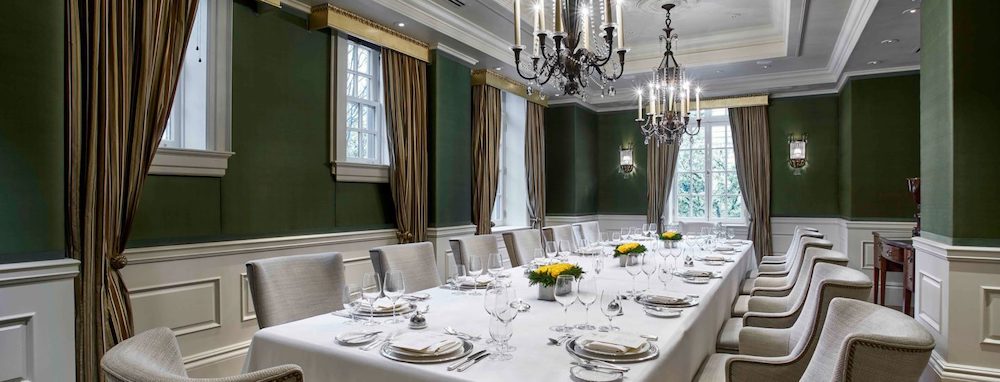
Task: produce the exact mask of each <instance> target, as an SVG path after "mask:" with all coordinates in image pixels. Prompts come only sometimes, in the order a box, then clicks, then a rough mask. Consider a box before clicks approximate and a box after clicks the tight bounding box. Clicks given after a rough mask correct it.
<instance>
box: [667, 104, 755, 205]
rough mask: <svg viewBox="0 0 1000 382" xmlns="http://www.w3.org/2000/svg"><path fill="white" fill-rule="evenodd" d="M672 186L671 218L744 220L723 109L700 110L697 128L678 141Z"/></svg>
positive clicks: (731, 145)
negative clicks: (700, 115)
mask: <svg viewBox="0 0 1000 382" xmlns="http://www.w3.org/2000/svg"><path fill="white" fill-rule="evenodd" d="M673 187H674V188H673V192H671V196H670V201H669V203H670V204H671V206H670V208H669V210H670V212H671V214H672V215H673V217H674V219H671V220H684V221H711V222H743V221H744V220H745V219H744V213H743V198H742V196H741V194H740V183H739V180H738V178H737V176H736V157H735V153H734V152H733V138H732V133H731V131H730V128H729V115H728V110H727V109H711V110H703V111H702V129H701V131H700V132H699V133H698V134H697V135H694V136H685V137H684V141H683V142H682V143H681V148H680V152H679V154H678V156H677V167H676V176H675V177H674V186H673Z"/></svg>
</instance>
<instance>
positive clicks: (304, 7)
mask: <svg viewBox="0 0 1000 382" xmlns="http://www.w3.org/2000/svg"><path fill="white" fill-rule="evenodd" d="M280 1H281V5H282V8H285V6H287V8H290V9H293V10H296V11H299V12H302V13H305V14H306V15H307V16H308V15H309V12H310V8H311V7H310V6H309V4H306V3H303V2H302V1H300V0H280Z"/></svg>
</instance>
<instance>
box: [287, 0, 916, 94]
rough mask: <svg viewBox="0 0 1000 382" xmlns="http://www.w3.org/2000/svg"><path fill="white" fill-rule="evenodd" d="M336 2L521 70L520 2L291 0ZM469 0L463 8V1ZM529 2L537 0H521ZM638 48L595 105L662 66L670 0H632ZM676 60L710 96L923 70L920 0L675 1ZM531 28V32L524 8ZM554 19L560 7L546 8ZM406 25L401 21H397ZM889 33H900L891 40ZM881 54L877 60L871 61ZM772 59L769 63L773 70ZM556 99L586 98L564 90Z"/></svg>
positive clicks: (835, 84)
mask: <svg viewBox="0 0 1000 382" xmlns="http://www.w3.org/2000/svg"><path fill="white" fill-rule="evenodd" d="M327 1H329V2H330V3H332V4H334V5H336V6H339V7H342V8H345V9H348V10H351V11H353V12H356V13H358V14H361V15H364V16H365V17H369V18H372V19H374V20H375V21H377V22H379V23H382V24H384V25H389V26H391V27H393V28H395V29H397V30H400V31H401V32H403V33H406V34H408V35H411V36H413V37H415V38H418V39H421V40H423V41H426V42H428V43H430V44H431V45H432V46H436V47H439V48H440V49H442V50H444V51H447V52H449V53H451V54H453V55H456V56H459V57H460V58H466V59H468V60H470V61H475V62H476V64H475V66H476V67H487V68H493V69H495V68H497V67H499V68H501V72H502V73H504V74H506V75H507V76H508V77H511V78H514V79H519V78H518V76H517V74H516V73H515V72H514V67H513V53H512V52H511V50H510V45H512V44H513V18H514V17H513V11H512V10H513V3H514V0H284V1H283V3H284V4H287V5H290V6H292V7H293V8H299V9H300V10H303V11H305V10H306V9H307V8H308V6H310V5H314V4H318V3H324V2H327ZM453 1H455V2H457V3H464V5H463V6H459V5H457V4H456V3H453ZM522 1H523V2H524V3H529V2H530V0H522ZM626 1H627V3H626V8H625V9H626V11H625V20H624V24H625V37H626V43H625V44H626V46H627V47H628V48H629V49H630V51H629V54H628V56H627V57H626V65H625V75H624V76H623V77H622V78H621V79H620V80H618V81H617V82H616V87H617V88H618V89H619V92H618V94H619V95H618V96H617V97H606V98H601V97H596V96H591V97H590V98H588V99H587V101H586V104H588V106H589V107H591V108H594V109H596V110H611V109H615V108H622V107H629V106H631V102H632V100H631V97H633V93H634V92H631V91H621V90H622V89H630V88H633V87H636V86H638V85H639V84H641V83H643V82H645V79H646V78H647V73H649V71H650V69H651V68H653V67H655V66H656V65H658V64H659V61H660V57H661V56H662V49H663V47H662V45H661V43H660V42H659V39H658V36H659V35H660V34H662V30H661V29H662V28H663V21H664V11H663V10H662V9H660V6H661V5H663V4H664V3H665V2H667V1H665V0H626ZM671 2H674V3H677V4H678V7H677V8H675V9H674V11H673V26H674V28H675V30H676V33H677V34H678V35H679V36H680V43H679V47H678V49H677V52H676V56H677V60H678V62H680V63H681V65H682V66H685V67H686V68H687V70H688V74H689V76H691V77H693V78H696V79H697V82H698V83H699V85H701V86H702V87H703V88H704V89H705V91H706V95H707V96H709V97H711V96H724V95H733V94H750V93H771V94H775V95H805V94H820V93H832V92H836V91H837V90H839V87H840V86H841V85H842V83H843V81H844V79H845V77H847V76H849V75H856V74H879V73H886V72H896V71H913V70H917V69H918V68H919V62H920V56H919V53H917V52H916V50H917V49H918V48H919V46H920V42H919V38H920V16H919V13H916V14H909V13H905V14H904V13H903V10H905V9H909V8H913V7H919V6H920V2H919V0H673V1H671ZM525 9H526V10H525V11H524V12H525V13H524V14H523V15H522V16H523V19H524V23H522V30H524V36H530V33H531V30H530V29H531V26H530V25H528V23H527V21H528V20H530V17H529V15H528V11H527V9H530V7H527V6H525ZM547 14H548V15H549V17H550V18H551V14H552V12H551V11H550V12H547ZM400 22H402V23H405V24H406V25H405V26H404V27H398V26H397V23H400ZM882 40H898V42H894V43H889V44H883V43H881V41H882ZM873 60H874V61H877V64H874V65H870V64H869V63H868V62H869V61H873ZM765 66H766V68H765ZM551 102H552V103H561V102H580V100H579V99H576V98H575V97H556V98H553V99H552V100H551Z"/></svg>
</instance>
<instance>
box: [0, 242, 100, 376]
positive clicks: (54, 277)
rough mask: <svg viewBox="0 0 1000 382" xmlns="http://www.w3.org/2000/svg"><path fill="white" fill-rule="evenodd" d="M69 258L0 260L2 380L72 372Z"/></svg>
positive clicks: (73, 266) (75, 265) (72, 264)
mask: <svg viewBox="0 0 1000 382" xmlns="http://www.w3.org/2000/svg"><path fill="white" fill-rule="evenodd" d="M79 269H80V262H79V261H77V260H73V259H59V260H45V261H32V262H24V263H11V264H0V381H72V380H74V379H75V378H76V367H75V366H74V365H75V360H76V354H75V351H76V346H75V336H74V333H75V327H74V321H75V320H74V309H75V305H74V300H75V298H74V293H73V279H74V278H75V277H76V275H77V273H79Z"/></svg>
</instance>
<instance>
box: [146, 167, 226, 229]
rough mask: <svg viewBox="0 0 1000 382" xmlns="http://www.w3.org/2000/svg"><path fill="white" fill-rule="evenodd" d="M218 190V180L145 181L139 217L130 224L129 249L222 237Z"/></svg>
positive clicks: (174, 178) (164, 178)
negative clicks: (184, 239)
mask: <svg viewBox="0 0 1000 382" xmlns="http://www.w3.org/2000/svg"><path fill="white" fill-rule="evenodd" d="M221 186H222V182H221V180H220V179H219V178H207V177H191V176H150V177H148V178H146V185H145V186H144V191H143V193H142V197H141V198H140V200H139V206H140V213H139V214H137V215H136V218H135V221H134V222H133V223H132V233H131V234H130V236H129V245H130V246H150V245H158V244H169V243H172V242H175V240H174V239H176V238H186V239H188V240H189V241H201V240H212V239H215V238H217V237H219V236H221V235H222V216H221V205H220V203H221V199H220V195H221V193H220V189H221ZM178 196H191V197H178ZM195 196H196V197H195Z"/></svg>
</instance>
